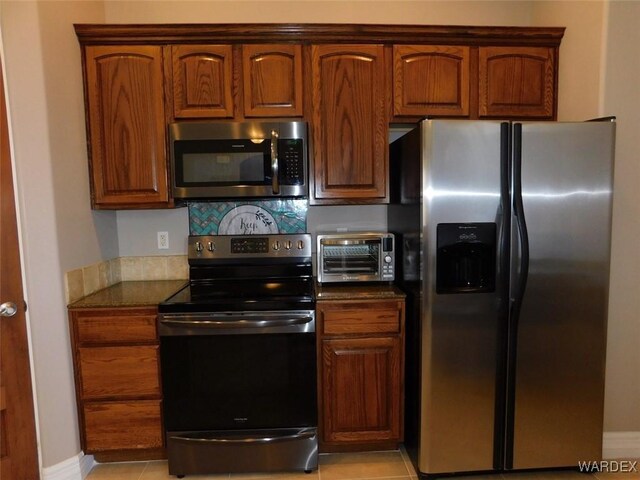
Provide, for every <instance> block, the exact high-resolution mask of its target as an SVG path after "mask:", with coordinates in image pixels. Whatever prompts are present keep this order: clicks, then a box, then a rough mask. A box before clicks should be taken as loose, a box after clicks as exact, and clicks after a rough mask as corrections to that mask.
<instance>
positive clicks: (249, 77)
mask: <svg viewBox="0 0 640 480" xmlns="http://www.w3.org/2000/svg"><path fill="white" fill-rule="evenodd" d="M242 70H243V79H244V82H243V88H244V115H245V117H300V116H302V47H301V46H300V45H243V47H242Z"/></svg>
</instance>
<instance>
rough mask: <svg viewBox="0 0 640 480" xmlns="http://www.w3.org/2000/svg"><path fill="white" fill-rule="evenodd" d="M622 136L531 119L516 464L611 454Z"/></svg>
mask: <svg viewBox="0 0 640 480" xmlns="http://www.w3.org/2000/svg"><path fill="white" fill-rule="evenodd" d="M516 127H517V126H516ZM516 127H514V128H516ZM614 135H615V123H612V122H594V123H523V124H522V150H521V151H522V201H523V207H524V216H525V219H526V225H527V230H528V237H529V238H528V241H529V262H528V268H529V275H528V279H527V284H526V290H525V291H524V295H523V297H522V304H521V309H520V315H519V318H518V319H517V331H516V332H514V333H515V336H516V338H517V344H516V345H511V346H512V347H515V352H514V356H515V358H516V365H515V405H514V406H515V410H514V409H511V410H510V415H508V417H510V418H508V420H507V423H508V425H510V429H509V428H508V430H511V435H512V438H513V452H511V451H510V450H509V449H508V450H507V462H506V467H507V468H515V469H523V468H541V467H561V466H573V467H575V466H576V465H577V463H578V461H581V460H598V459H600V458H601V455H602V422H603V398H604V367H605V344H606V320H607V301H608V285H609V255H610V253H609V252H610V234H611V228H610V227H611V201H612V178H613V177H612V169H613V151H614ZM514 137H515V134H514ZM514 143H517V142H514ZM515 223H516V220H515V219H514V231H515V230H516V228H515ZM518 244H519V242H518V241H517V240H515V241H514V242H513V246H512V255H513V263H512V269H513V270H514V272H513V275H514V278H513V281H512V285H517V275H518V273H519V272H518V271H517V270H518V269H519V267H518V265H519V260H520V251H519V250H520V249H519V248H518V247H517V245H518ZM511 453H512V455H511Z"/></svg>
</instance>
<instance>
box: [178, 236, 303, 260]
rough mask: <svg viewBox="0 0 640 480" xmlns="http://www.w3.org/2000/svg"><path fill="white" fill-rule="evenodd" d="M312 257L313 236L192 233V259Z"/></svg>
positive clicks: (190, 250) (190, 251) (190, 255)
mask: <svg viewBox="0 0 640 480" xmlns="http://www.w3.org/2000/svg"><path fill="white" fill-rule="evenodd" d="M298 257H311V235H310V234H308V233H299V234H293V235H191V236H189V260H202V261H206V260H211V261H215V260H225V259H227V260H228V259H238V258H298Z"/></svg>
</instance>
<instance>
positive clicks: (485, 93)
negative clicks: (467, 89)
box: [478, 47, 556, 118]
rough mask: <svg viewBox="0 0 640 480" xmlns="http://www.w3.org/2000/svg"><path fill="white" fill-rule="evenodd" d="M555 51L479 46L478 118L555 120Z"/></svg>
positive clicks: (544, 48)
mask: <svg viewBox="0 0 640 480" xmlns="http://www.w3.org/2000/svg"><path fill="white" fill-rule="evenodd" d="M554 52H555V49H554V48H552V47H480V49H479V64H478V75H479V79H478V80H479V116H480V117H496V116H499V117H525V118H526V117H532V118H553V117H555V104H556V98H555V81H556V72H555V69H556V65H555V53H554Z"/></svg>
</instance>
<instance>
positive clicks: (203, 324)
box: [160, 314, 313, 329]
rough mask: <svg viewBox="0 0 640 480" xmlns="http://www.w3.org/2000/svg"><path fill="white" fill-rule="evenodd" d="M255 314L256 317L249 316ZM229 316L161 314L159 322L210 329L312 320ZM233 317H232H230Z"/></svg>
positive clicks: (307, 317)
mask: <svg viewBox="0 0 640 480" xmlns="http://www.w3.org/2000/svg"><path fill="white" fill-rule="evenodd" d="M253 316H255V317H256V318H251V317H253ZM229 318H230V316H228V315H225V316H218V315H215V314H206V315H201V316H199V315H188V314H187V315H176V316H169V315H163V316H161V318H160V323H161V324H162V325H166V326H168V327H172V326H173V327H196V328H211V329H229V328H265V327H291V326H296V325H304V324H306V323H311V322H312V321H313V316H312V315H309V314H303V315H300V314H298V315H296V314H288V315H279V316H268V315H264V314H253V315H252V314H245V315H239V316H237V319H229ZM231 318H233V317H231Z"/></svg>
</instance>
